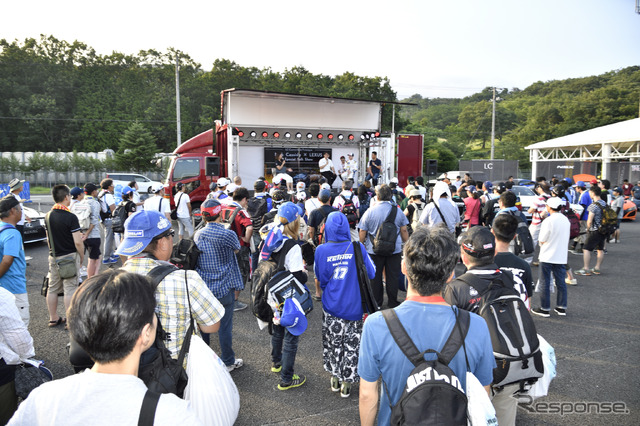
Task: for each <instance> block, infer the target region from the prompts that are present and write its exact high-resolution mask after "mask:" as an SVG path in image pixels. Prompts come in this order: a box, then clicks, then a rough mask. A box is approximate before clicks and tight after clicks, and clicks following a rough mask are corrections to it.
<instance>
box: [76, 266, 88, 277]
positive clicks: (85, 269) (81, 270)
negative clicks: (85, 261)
mask: <svg viewBox="0 0 640 426" xmlns="http://www.w3.org/2000/svg"><path fill="white" fill-rule="evenodd" d="M78 275H80V276H81V277H86V276H87V275H88V272H87V267H86V266H83V267H81V268H80V272H78Z"/></svg>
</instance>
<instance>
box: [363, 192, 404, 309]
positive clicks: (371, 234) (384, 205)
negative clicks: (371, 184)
mask: <svg viewBox="0 0 640 426" xmlns="http://www.w3.org/2000/svg"><path fill="white" fill-rule="evenodd" d="M377 197H378V203H377V204H376V205H375V206H373V207H369V209H368V210H367V211H366V212H365V213H364V215H362V218H360V222H359V223H358V229H359V234H360V242H361V243H363V244H364V245H365V247H366V248H367V253H369V256H371V260H373V263H374V264H375V265H376V276H375V278H374V279H373V281H372V282H371V288H372V290H373V294H374V296H375V298H376V302H378V305H379V306H380V307H382V302H383V299H384V284H383V283H382V271H383V270H385V276H386V288H387V298H388V302H387V303H388V306H389V308H395V307H396V306H398V305H399V304H400V302H398V280H399V278H400V260H401V257H402V243H404V242H405V241H407V239H409V232H408V231H407V225H408V224H409V221H408V220H407V217H406V216H405V215H404V214H402V211H401V210H400V208H399V207H398V206H397V205H396V204H395V203H394V202H393V201H391V188H389V186H388V185H381V186H380V189H378V192H377ZM391 209H397V212H396V215H395V219H394V222H393V223H394V225H395V226H396V228H397V229H398V234H397V237H396V244H395V248H394V250H393V253H392V254H391V255H390V256H384V255H378V254H376V252H375V251H374V247H373V241H374V238H375V236H376V233H377V232H378V228H380V227H381V226H382V224H383V223H384V221H385V220H386V219H387V217H388V216H389V214H390V213H391Z"/></svg>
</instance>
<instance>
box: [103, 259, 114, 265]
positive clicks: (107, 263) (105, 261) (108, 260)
mask: <svg viewBox="0 0 640 426" xmlns="http://www.w3.org/2000/svg"><path fill="white" fill-rule="evenodd" d="M111 263H112V262H111V258H108V259H106V258H103V259H102V264H103V265H111Z"/></svg>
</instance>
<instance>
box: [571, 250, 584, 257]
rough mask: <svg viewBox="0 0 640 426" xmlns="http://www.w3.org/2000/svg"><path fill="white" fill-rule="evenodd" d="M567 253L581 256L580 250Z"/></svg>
mask: <svg viewBox="0 0 640 426" xmlns="http://www.w3.org/2000/svg"><path fill="white" fill-rule="evenodd" d="M569 253H571V254H575V255H578V256H582V250H569Z"/></svg>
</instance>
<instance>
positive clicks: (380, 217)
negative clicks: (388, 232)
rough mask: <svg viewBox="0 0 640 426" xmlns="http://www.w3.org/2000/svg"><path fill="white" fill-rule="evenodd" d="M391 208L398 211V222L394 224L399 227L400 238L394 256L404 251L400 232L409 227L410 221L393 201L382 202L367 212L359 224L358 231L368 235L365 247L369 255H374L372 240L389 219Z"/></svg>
mask: <svg viewBox="0 0 640 426" xmlns="http://www.w3.org/2000/svg"><path fill="white" fill-rule="evenodd" d="M391 206H393V208H394V209H398V212H397V214H396V220H395V222H394V223H395V224H396V226H397V227H398V238H396V248H395V250H394V251H393V254H396V253H400V252H401V251H402V237H401V235H400V232H399V231H400V228H401V227H402V226H407V225H408V224H409V220H407V217H406V216H405V215H404V213H402V211H401V210H400V209H399V208H398V206H397V205H396V204H393V203H392V202H391V201H382V202H380V203H378V204H376V205H375V206H374V207H372V208H370V209H369V210H367V211H366V212H365V213H364V215H363V216H362V218H361V219H360V222H359V223H358V229H362V230H363V231H367V234H368V235H367V238H366V239H365V242H364V245H365V247H366V248H367V253H369V254H374V252H373V244H372V243H371V239H372V238H375V236H376V233H377V232H378V228H379V227H380V226H382V223H383V222H384V221H385V220H386V219H387V216H389V213H390V212H391Z"/></svg>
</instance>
